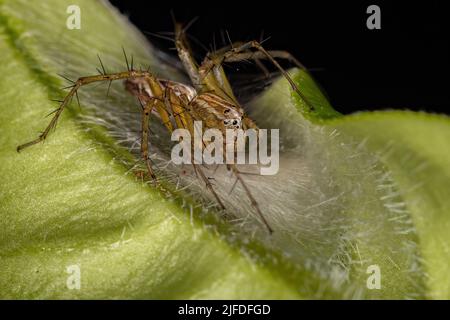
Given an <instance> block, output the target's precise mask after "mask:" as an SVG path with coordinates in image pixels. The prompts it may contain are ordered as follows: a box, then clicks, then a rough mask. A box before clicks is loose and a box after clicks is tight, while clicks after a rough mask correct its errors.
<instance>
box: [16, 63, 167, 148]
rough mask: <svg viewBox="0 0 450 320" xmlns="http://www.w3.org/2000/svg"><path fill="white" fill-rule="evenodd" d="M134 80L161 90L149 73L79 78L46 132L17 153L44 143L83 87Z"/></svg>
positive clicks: (133, 72) (134, 72) (120, 73)
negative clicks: (99, 83)
mask: <svg viewBox="0 0 450 320" xmlns="http://www.w3.org/2000/svg"><path fill="white" fill-rule="evenodd" d="M133 78H145V79H146V80H147V81H148V83H149V85H150V86H151V87H152V88H153V87H156V86H158V87H159V88H160V86H159V84H158V83H157V80H156V79H155V78H154V77H153V76H152V75H151V74H150V73H149V72H146V71H134V70H130V71H125V72H117V73H110V74H101V75H94V76H87V77H81V78H78V80H77V81H75V83H74V84H73V85H72V86H70V87H68V88H70V91H69V93H68V94H67V95H66V96H65V98H64V99H63V101H62V103H61V105H60V106H59V108H58V109H56V111H55V114H54V116H53V118H52V120H51V121H50V123H49V124H48V126H47V127H46V128H45V130H44V131H43V132H42V133H41V134H40V135H39V136H38V137H37V138H36V139H34V140H32V141H29V142H27V143H24V144H22V145H20V146H18V147H17V152H20V151H21V150H23V149H25V148H27V147H29V146H32V145H34V144H37V143H39V142H42V141H44V140H45V139H46V138H47V136H48V134H49V133H50V131H51V130H52V129H53V128H55V126H56V123H57V122H58V119H59V117H60V116H61V114H62V112H63V111H64V109H65V108H66V107H67V105H68V104H69V103H70V101H71V100H72V98H73V96H74V95H76V94H77V91H78V89H80V88H81V87H82V86H85V85H87V84H91V83H94V82H101V81H114V80H124V79H133ZM167 118H168V117H167Z"/></svg>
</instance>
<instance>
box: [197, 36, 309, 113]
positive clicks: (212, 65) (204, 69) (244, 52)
mask: <svg viewBox="0 0 450 320" xmlns="http://www.w3.org/2000/svg"><path fill="white" fill-rule="evenodd" d="M250 49H254V50H257V51H256V52H254V51H249V50H250ZM275 58H280V59H287V60H288V61H291V62H293V63H294V64H295V65H296V66H297V67H299V68H301V69H303V70H306V68H305V67H304V66H303V65H302V64H301V63H300V61H298V60H297V59H295V58H294V57H293V56H292V55H291V54H290V53H288V52H286V51H278V50H277V51H267V50H266V49H264V47H263V46H262V45H261V44H260V43H259V42H258V41H250V42H247V43H244V44H242V45H240V46H237V47H233V48H231V49H230V50H228V51H226V52H224V53H222V54H219V55H212V56H210V57H207V58H206V59H205V61H204V62H203V64H202V65H201V66H200V68H199V73H200V74H201V75H202V76H203V77H206V76H207V75H208V74H210V72H211V71H213V72H214V73H215V75H216V78H218V77H221V76H222V74H223V70H222V64H223V63H226V62H240V61H245V60H248V59H253V60H256V59H267V60H269V61H270V62H271V63H272V64H273V65H274V66H275V67H276V68H277V69H278V70H279V71H280V72H281V74H282V75H283V76H284V77H285V78H286V80H287V81H288V82H289V84H290V86H291V87H292V90H294V91H295V92H296V93H297V94H298V95H299V96H300V97H301V98H302V99H303V100H304V101H305V103H306V104H307V106H308V107H309V108H310V109H311V110H314V107H313V106H312V104H311V103H310V102H309V101H308V99H307V98H306V97H305V96H304V94H303V93H302V92H301V91H300V90H299V89H298V87H297V85H296V84H295V82H294V81H293V80H292V78H291V76H290V75H289V73H288V72H287V71H286V70H284V68H283V67H282V66H281V65H280V64H279V63H278V61H277V60H275ZM215 70H216V71H215ZM220 70H221V71H220ZM219 71H220V72H219ZM218 81H219V82H221V79H220V78H219V79H218Z"/></svg>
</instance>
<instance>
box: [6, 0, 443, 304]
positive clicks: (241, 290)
mask: <svg viewBox="0 0 450 320" xmlns="http://www.w3.org/2000/svg"><path fill="white" fill-rule="evenodd" d="M71 4H77V5H79V6H80V8H81V17H82V18H81V19H82V20H81V30H68V29H67V28H66V19H67V17H68V14H67V13H66V8H67V6H68V5H71ZM122 46H123V47H124V48H125V49H126V51H127V53H128V55H129V56H131V54H133V57H134V61H135V65H136V66H139V65H143V66H144V67H145V68H146V67H147V65H150V69H151V70H152V72H154V73H156V74H157V75H158V76H160V77H166V78H170V79H173V80H178V81H183V80H184V76H183V75H181V74H179V73H178V72H177V71H176V70H175V69H173V68H172V67H170V66H169V65H168V64H167V63H162V62H160V60H159V59H158V57H157V56H158V53H157V52H156V51H155V50H153V49H152V47H151V46H150V45H149V44H147V43H146V40H145V38H144V37H143V36H141V35H140V34H139V32H138V31H137V30H135V29H134V28H133V27H132V26H131V25H130V24H129V23H128V21H127V20H126V19H124V18H123V17H121V16H120V15H119V14H118V13H117V12H116V11H115V10H114V9H112V8H111V7H110V6H109V5H107V4H106V3H103V2H95V1H88V0H83V1H81V0H78V1H60V0H59V1H56V0H47V1H44V2H40V3H36V2H33V3H30V2H29V1H28V2H26V1H6V0H3V1H0V51H1V52H2V57H3V60H4V61H5V63H3V64H1V65H0V72H1V74H2V75H3V76H2V77H1V79H0V94H1V97H2V99H1V100H0V108H1V111H2V112H1V113H0V123H1V127H0V145H1V146H2V149H1V151H0V181H1V184H0V216H1V220H0V230H1V232H0V297H2V298H58V299H59V298H188V299H191V298H274V299H280V298H284V299H299V298H300V299H301V298H401V299H402V298H423V297H427V298H448V297H449V296H450V293H449V289H450V287H449V284H450V281H449V280H450V279H449V272H448V270H447V269H448V268H447V262H448V261H450V259H449V258H450V257H449V255H450V253H449V252H450V250H448V246H449V242H450V241H449V240H450V239H449V236H448V234H447V233H446V232H445V231H446V230H448V227H449V223H450V222H449V221H450V218H449V217H448V212H449V210H448V209H449V200H448V197H446V190H449V185H448V184H449V181H450V180H449V179H448V178H449V168H450V166H449V162H450V154H449V150H450V148H449V139H448V138H449V136H450V132H449V125H448V124H449V120H448V119H447V118H446V117H443V116H434V115H427V114H416V113H410V112H380V113H361V114H356V115H352V116H341V115H339V114H338V113H337V112H336V111H334V110H333V108H332V107H331V106H330V105H329V103H328V101H327V100H326V98H325V97H323V95H322V94H321V92H320V90H319V89H318V88H317V87H316V85H315V84H314V82H313V81H312V79H311V78H310V77H309V76H308V75H307V74H305V73H303V72H298V71H291V72H292V74H293V76H294V78H295V81H296V82H297V83H298V85H299V87H300V88H301V90H302V92H303V94H304V95H305V96H307V98H308V100H309V101H310V102H311V103H312V104H313V105H314V110H313V111H309V110H307V109H306V108H305V104H304V103H303V101H301V99H299V98H298V97H297V96H295V95H294V94H293V93H291V92H290V90H289V87H288V86H287V84H286V82H285V81H284V80H279V81H276V82H275V83H274V84H273V85H272V87H271V88H270V89H269V90H267V91H265V92H264V93H263V94H262V95H261V96H260V97H258V98H257V99H255V100H254V101H252V102H251V103H250V104H249V105H248V106H247V107H248V111H249V113H250V114H251V116H252V117H253V118H254V119H255V120H256V121H257V123H258V124H259V125H260V126H261V127H263V128H281V131H280V135H281V138H282V147H283V153H282V155H281V167H280V173H279V174H278V175H277V176H273V177H267V178H262V177H261V178H258V179H257V180H251V178H248V179H249V184H250V185H251V187H252V190H254V191H255V196H256V197H257V198H258V201H261V203H262V204H263V207H264V208H265V209H266V210H267V211H268V219H269V221H270V222H271V224H272V225H273V226H274V228H275V230H276V232H275V233H274V235H273V236H269V235H267V233H265V232H264V230H263V229H262V228H261V227H260V226H259V225H258V224H257V223H255V220H254V219H253V220H252V219H250V220H249V221H248V222H246V223H245V224H244V225H243V226H240V225H236V226H234V227H229V226H228V225H229V223H226V222H223V221H222V219H218V218H216V214H215V213H214V212H211V211H208V212H207V213H204V211H205V210H202V209H204V208H202V206H199V203H200V204H202V203H205V202H204V200H203V201H202V202H199V199H200V198H202V197H203V195H202V192H201V191H198V190H199V189H195V188H196V187H195V186H194V187H191V189H192V190H193V191H192V192H187V193H180V192H176V191H175V190H174V188H173V186H171V185H170V183H169V184H168V185H167V186H166V187H167V189H169V190H171V191H167V190H157V189H154V188H152V187H151V186H148V185H146V184H142V183H141V182H139V181H138V179H136V178H135V177H134V176H133V174H132V173H131V171H130V167H131V166H132V163H133V162H134V161H135V157H134V156H133V155H132V154H131V153H130V152H129V151H128V150H129V149H130V146H131V144H132V143H133V142H134V139H135V138H136V133H135V132H133V128H138V127H136V121H137V119H138V115H134V114H133V112H134V111H135V110H136V101H135V100H134V99H133V98H132V97H130V96H129V95H127V94H126V93H125V92H124V90H123V88H122V87H121V85H120V84H116V85H113V86H112V87H111V97H110V98H109V99H106V98H105V92H106V89H107V88H106V87H107V86H99V87H95V86H93V87H91V88H86V89H84V88H83V92H82V94H81V95H80V98H81V105H82V110H79V109H78V107H77V105H76V103H73V104H72V105H71V107H70V108H69V109H68V110H66V111H65V113H64V114H63V117H62V119H61V121H60V122H59V125H58V128H57V130H56V132H55V133H53V134H52V135H51V136H50V138H49V139H48V140H47V141H46V143H45V144H41V145H38V146H35V147H33V148H30V149H27V150H25V151H24V152H22V153H20V154H18V153H17V152H16V151H15V147H16V146H17V145H18V144H20V143H23V142H26V141H28V140H29V139H30V138H33V137H34V135H36V133H37V132H38V131H39V130H42V129H43V128H44V127H45V125H46V124H47V121H49V119H47V118H43V116H44V115H45V114H47V113H49V112H50V111H51V109H52V108H53V109H54V108H55V107H56V106H55V105H54V104H52V102H51V101H50V99H54V98H61V96H62V95H63V92H62V91H61V90H60V89H59V88H60V87H62V86H63V83H64V81H63V80H62V79H61V78H58V77H57V76H56V75H57V74H64V75H65V76H69V77H71V78H73V79H76V78H77V77H78V76H85V75H89V74H95V73H96V67H98V66H99V62H98V60H97V56H96V55H97V54H99V55H100V56H101V58H102V61H103V63H104V65H105V66H106V68H107V70H108V71H110V72H111V71H123V70H124V69H125V62H124V59H123V53H122ZM350 93H351V92H350ZM291 95H292V96H291ZM79 114H81V115H82V116H81V117H80V116H78V115H79ZM105 128H106V130H105ZM156 129H157V128H156ZM136 130H138V129H134V131H136ZM164 139H167V137H166V136H164V135H161V137H160V138H159V140H158V141H157V142H155V145H158V146H159V147H161V150H164V148H165V147H167V145H166V144H165V143H164ZM118 140H120V141H121V142H122V143H119V144H118V143H117V141H118ZM160 140H161V141H163V142H161V141H160ZM158 152H159V149H158ZM217 179H218V180H221V179H224V178H220V176H219V177H218V178H217ZM169 182H170V181H169ZM221 182H222V181H217V183H221ZM287 183H288V184H287ZM242 198H243V197H242V196H241V197H239V193H237V194H236V193H235V194H233V195H232V196H230V197H229V199H227V201H229V203H230V208H231V209H230V211H232V212H231V213H233V214H235V215H236V216H237V217H238V218H242V217H246V216H247V215H248V213H249V210H250V209H249V207H248V206H246V205H245V204H244V202H245V201H244V200H243V199H242ZM183 203H184V204H185V205H183ZM191 208H193V209H192V210H191ZM249 231H252V232H249ZM247 234H254V235H253V236H248V235H247ZM72 265H77V266H79V267H80V271H81V288H80V290H71V289H69V288H68V287H67V285H66V283H67V280H68V278H70V274H69V273H67V268H68V267H69V266H72ZM372 265H377V266H379V268H380V271H381V285H382V287H381V289H379V290H377V289H374V290H371V289H369V288H368V287H367V279H368V277H369V276H370V274H368V273H367V269H368V267H370V266H372Z"/></svg>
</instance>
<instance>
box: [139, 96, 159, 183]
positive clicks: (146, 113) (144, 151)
mask: <svg viewBox="0 0 450 320" xmlns="http://www.w3.org/2000/svg"><path fill="white" fill-rule="evenodd" d="M156 102H157V100H155V99H151V100H150V101H149V102H147V103H146V105H145V106H144V108H143V110H142V121H141V134H142V135H141V156H142V159H143V160H144V161H145V165H146V166H147V171H148V174H149V175H150V177H151V178H152V179H153V181H154V182H156V181H157V180H156V175H155V173H154V172H153V169H152V165H151V163H150V158H149V155H148V142H149V135H150V132H149V120H150V114H151V112H152V110H153V108H154V107H155V105H156Z"/></svg>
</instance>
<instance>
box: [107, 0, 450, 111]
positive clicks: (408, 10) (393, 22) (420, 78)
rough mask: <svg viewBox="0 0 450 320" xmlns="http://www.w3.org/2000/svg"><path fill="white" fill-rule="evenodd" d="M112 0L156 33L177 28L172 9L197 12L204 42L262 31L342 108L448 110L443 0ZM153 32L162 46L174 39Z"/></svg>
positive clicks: (182, 15)
mask: <svg viewBox="0 0 450 320" xmlns="http://www.w3.org/2000/svg"><path fill="white" fill-rule="evenodd" d="M111 2H112V3H113V4H114V5H115V6H117V7H118V8H119V9H120V10H121V11H122V12H123V13H125V14H126V15H128V16H129V17H130V19H131V21H132V22H133V23H134V24H135V25H137V26H138V27H139V28H140V29H141V30H142V31H149V32H153V33H156V32H159V31H172V30H173V25H172V18H171V14H170V12H171V10H173V12H174V14H175V16H176V18H177V20H179V21H181V22H184V23H187V22H189V21H190V20H191V19H193V18H195V17H197V16H198V17H199V19H198V20H197V21H196V22H195V24H194V25H193V26H192V27H191V28H190V29H189V33H190V34H191V35H193V36H195V37H196V38H197V39H198V40H199V41H200V42H201V43H203V44H204V45H206V46H207V47H208V46H209V45H210V44H212V42H213V35H214V34H215V35H216V42H217V45H218V46H219V45H220V44H221V40H220V39H221V37H220V31H221V30H227V31H228V33H229V35H230V37H231V39H232V40H233V41H244V40H253V39H257V40H259V39H260V37H261V32H262V31H264V38H267V37H269V36H270V39H269V40H268V41H267V42H265V43H264V46H265V47H266V48H268V49H282V50H288V51H290V52H291V53H293V54H294V55H295V56H296V57H297V58H298V59H299V60H300V61H302V63H303V64H304V65H306V66H307V67H308V68H312V69H313V70H316V71H314V72H313V75H314V77H315V78H316V80H318V81H319V83H320V84H321V85H322V87H323V88H324V89H325V91H326V92H327V93H328V95H329V97H330V99H331V102H332V105H333V106H334V107H335V108H336V109H337V110H338V111H340V112H342V113H350V112H353V111H358V110H376V109H393V108H395V109H410V110H426V111H432V112H440V113H447V114H450V104H449V101H450V98H449V96H450V95H449V90H448V75H449V57H450V55H449V53H450V52H449V35H448V33H447V31H446V29H447V28H445V24H446V21H448V20H449V19H448V18H449V15H450V12H449V11H446V10H445V9H444V6H443V4H444V2H443V1H442V2H440V1H426V2H418V3H413V2H402V1H395V3H393V1H390V2H388V1H371V2H367V1H357V2H356V1H311V0H309V1H303V0H296V1H281V0H273V1H265V2H263V1H261V0H260V1H244V0H241V1H232V0H227V1H184V2H181V1H180V2H178V1H177V2H174V1H173V0H171V1H161V0H160V1H129V0H128V1H120V0H113V1H111ZM370 4H376V5H378V6H380V8H381V30H369V29H368V28H367V27H366V20H367V17H368V16H369V15H368V14H367V13H366V9H367V7H368V6H369V5H370ZM444 28H445V31H444ZM149 39H150V41H151V42H153V43H154V44H156V45H157V46H158V47H160V48H162V49H163V50H165V51H169V49H170V47H173V43H170V42H169V41H165V40H161V39H158V38H155V37H152V36H149ZM197 50H198V53H199V54H200V55H201V54H203V53H204V51H202V49H201V47H198V48H197ZM172 52H173V51H172ZM173 54H175V52H173ZM317 69H318V70H317Z"/></svg>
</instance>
